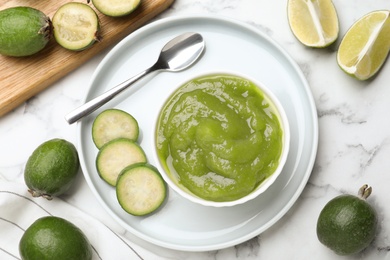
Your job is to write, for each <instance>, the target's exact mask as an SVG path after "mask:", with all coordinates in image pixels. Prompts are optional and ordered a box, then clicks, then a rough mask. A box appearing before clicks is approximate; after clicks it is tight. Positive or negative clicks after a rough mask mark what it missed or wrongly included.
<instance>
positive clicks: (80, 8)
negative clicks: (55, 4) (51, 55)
mask: <svg viewBox="0 0 390 260" xmlns="http://www.w3.org/2000/svg"><path fill="white" fill-rule="evenodd" d="M52 22H53V27H54V38H55V39H56V41H57V42H58V44H60V45H61V46H62V47H64V48H66V49H69V50H75V51H77V50H84V49H86V48H88V47H90V46H92V44H93V43H94V42H96V41H97V40H98V38H99V37H98V32H99V19H98V16H97V14H96V12H95V11H94V10H93V9H92V8H91V7H90V6H89V5H87V4H83V3H77V2H70V3H67V4H64V5H63V6H61V7H60V8H59V9H58V10H57V12H56V13H55V14H54V16H53V19H52Z"/></svg>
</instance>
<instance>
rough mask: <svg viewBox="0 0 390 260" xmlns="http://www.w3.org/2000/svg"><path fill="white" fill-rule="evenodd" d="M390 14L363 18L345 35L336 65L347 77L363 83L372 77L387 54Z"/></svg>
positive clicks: (377, 13)
mask: <svg viewBox="0 0 390 260" xmlns="http://www.w3.org/2000/svg"><path fill="white" fill-rule="evenodd" d="M389 16H390V11H388V10H383V11H374V12H371V13H369V14H366V15H365V16H363V17H362V18H360V19H359V20H358V21H356V22H355V23H354V24H353V25H352V27H351V28H350V29H349V30H348V31H347V33H346V34H345V36H344V38H343V39H342V41H341V43H340V47H339V50H338V53H337V62H338V64H339V66H340V67H341V69H342V70H344V71H345V72H346V73H347V74H349V75H351V76H353V77H355V78H357V79H359V80H366V79H369V78H371V77H372V76H374V75H375V74H376V73H377V72H378V71H379V69H380V68H381V67H382V65H383V63H384V62H385V60H386V57H387V56H388V53H389V50H390V18H389Z"/></svg>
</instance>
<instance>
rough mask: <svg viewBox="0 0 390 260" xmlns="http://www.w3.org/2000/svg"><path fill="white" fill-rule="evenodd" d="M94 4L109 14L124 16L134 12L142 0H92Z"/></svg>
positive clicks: (102, 11) (103, 12)
mask: <svg viewBox="0 0 390 260" xmlns="http://www.w3.org/2000/svg"><path fill="white" fill-rule="evenodd" d="M92 3H93V5H94V6H95V7H96V9H98V10H99V11H100V12H101V13H102V14H105V15H107V16H113V17H118V16H124V15H128V14H130V13H131V12H133V11H134V10H135V9H137V7H138V6H139V5H140V3H141V0H92Z"/></svg>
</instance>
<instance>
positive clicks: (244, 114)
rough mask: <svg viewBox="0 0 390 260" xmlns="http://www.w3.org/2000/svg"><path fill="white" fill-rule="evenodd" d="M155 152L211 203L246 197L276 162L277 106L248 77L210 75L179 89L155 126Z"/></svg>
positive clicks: (278, 152)
mask: <svg viewBox="0 0 390 260" xmlns="http://www.w3.org/2000/svg"><path fill="white" fill-rule="evenodd" d="M156 143H157V150H158V156H159V159H160V161H161V162H162V164H163V167H164V168H165V170H166V171H167V172H168V173H169V174H171V175H172V172H176V173H177V175H178V178H179V183H180V185H183V186H184V187H186V188H187V189H189V190H190V191H191V192H192V193H194V194H195V195H197V196H199V197H201V198H203V199H206V200H211V201H220V202H223V201H232V200H236V199H239V198H242V197H244V196H246V195H247V194H249V193H251V192H252V191H253V190H254V189H256V187H257V186H258V185H259V184H260V183H262V182H263V181H264V180H265V179H266V178H268V177H269V176H271V175H272V174H273V173H274V171H275V170H276V168H277V167H278V165H279V160H280V157H281V154H282V148H283V130H282V127H281V122H280V117H279V114H278V112H277V109H276V107H275V106H274V104H273V103H272V102H271V100H270V99H269V97H268V96H266V95H265V93H263V91H261V90H260V88H259V87H258V86H256V85H255V84H254V83H252V82H251V81H249V80H247V79H244V78H241V77H238V76H234V75H208V76H203V77H200V78H197V79H194V80H191V81H189V82H187V83H186V84H184V85H183V86H182V87H181V88H179V89H178V90H177V91H176V92H175V93H174V94H173V95H172V96H171V98H170V99H169V101H168V102H167V103H166V104H165V106H164V107H163V109H162V112H161V114H160V118H159V121H158V125H157V132H156Z"/></svg>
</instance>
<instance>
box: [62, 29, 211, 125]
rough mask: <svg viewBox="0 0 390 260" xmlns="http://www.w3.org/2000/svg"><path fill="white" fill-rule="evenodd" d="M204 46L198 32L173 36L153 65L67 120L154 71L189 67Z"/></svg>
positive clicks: (102, 102) (109, 98)
mask: <svg viewBox="0 0 390 260" xmlns="http://www.w3.org/2000/svg"><path fill="white" fill-rule="evenodd" d="M204 48H205V43H204V40H203V37H202V35H200V34H198V33H184V34H182V35H179V36H177V37H175V38H173V39H172V40H170V41H169V42H168V43H167V44H165V46H164V47H163V48H162V50H161V52H160V56H159V57H158V59H157V61H156V63H155V64H154V65H153V66H151V67H150V68H148V69H146V70H144V71H143V72H141V73H139V74H137V75H135V76H134V77H132V78H130V79H128V80H126V81H124V82H122V83H120V84H119V85H117V86H116V87H114V88H112V89H110V90H108V91H107V92H105V93H103V94H101V95H100V96H97V97H96V98H94V99H92V100H90V101H88V102H87V103H85V104H84V105H82V106H80V107H78V108H76V109H75V110H73V111H72V112H70V113H69V114H67V115H66V116H65V119H66V121H67V122H68V123H69V124H73V123H74V122H76V121H78V120H79V119H81V118H82V117H84V116H87V115H89V114H90V113H92V112H93V111H95V110H96V109H98V108H99V107H101V106H102V105H104V104H105V103H107V102H108V101H110V100H111V99H112V98H114V97H115V96H116V95H118V94H119V93H121V92H122V91H123V90H125V89H126V88H128V87H129V86H131V85H132V84H133V83H135V82H136V81H138V80H139V79H141V78H142V77H144V76H145V75H147V74H149V73H151V72H153V71H157V70H165V71H180V70H184V69H186V68H188V67H189V66H190V65H192V64H193V63H194V62H195V61H196V60H198V58H199V57H200V55H201V54H202V52H203V50H204Z"/></svg>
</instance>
